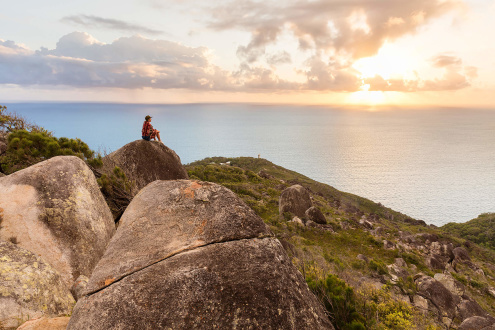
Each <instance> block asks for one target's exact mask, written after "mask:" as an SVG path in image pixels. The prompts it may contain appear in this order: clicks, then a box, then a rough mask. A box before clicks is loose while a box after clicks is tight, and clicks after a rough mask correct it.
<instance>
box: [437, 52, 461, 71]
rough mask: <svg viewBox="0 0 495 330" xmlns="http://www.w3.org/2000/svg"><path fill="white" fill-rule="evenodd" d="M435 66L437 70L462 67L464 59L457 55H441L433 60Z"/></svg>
mask: <svg viewBox="0 0 495 330" xmlns="http://www.w3.org/2000/svg"><path fill="white" fill-rule="evenodd" d="M431 61H432V62H433V66H434V67H436V68H444V67H447V66H452V65H456V66H458V65H461V64H462V59H460V58H459V57H457V56H455V55H448V54H440V55H437V56H435V57H433V58H432V59H431Z"/></svg>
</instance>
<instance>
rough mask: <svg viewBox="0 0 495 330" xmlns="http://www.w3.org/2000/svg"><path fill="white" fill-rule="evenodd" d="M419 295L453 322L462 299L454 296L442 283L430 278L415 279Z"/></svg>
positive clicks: (424, 276) (442, 315) (443, 316)
mask: <svg viewBox="0 0 495 330" xmlns="http://www.w3.org/2000/svg"><path fill="white" fill-rule="evenodd" d="M415 282H416V286H417V288H418V294H419V295H420V296H422V297H423V298H425V299H427V300H428V301H429V302H430V303H431V305H432V306H433V307H434V308H435V309H436V311H437V312H438V313H439V315H440V316H441V317H442V318H446V319H449V320H452V319H453V318H454V316H455V313H456V307H457V305H458V304H459V303H460V298H459V297H458V296H457V295H454V294H452V293H451V292H450V291H449V290H448V289H447V288H446V287H445V286H444V285H443V284H442V283H440V282H439V281H437V280H435V279H434V278H431V277H430V276H426V275H423V276H420V277H418V278H416V279H415Z"/></svg>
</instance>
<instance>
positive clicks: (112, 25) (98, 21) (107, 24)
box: [61, 15, 163, 35]
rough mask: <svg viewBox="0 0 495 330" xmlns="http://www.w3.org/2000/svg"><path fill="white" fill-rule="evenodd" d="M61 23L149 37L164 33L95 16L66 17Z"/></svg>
mask: <svg viewBox="0 0 495 330" xmlns="http://www.w3.org/2000/svg"><path fill="white" fill-rule="evenodd" d="M61 21H62V22H64V23H69V24H74V25H79V26H83V27H85V28H97V29H108V30H116V31H122V32H131V33H143V34H148V35H160V34H162V33H163V32H162V31H158V30H153V29H150V28H147V27H145V26H141V25H137V24H131V23H128V22H125V21H121V20H116V19H112V18H104V17H98V16H94V15H74V16H66V17H64V18H62V19H61Z"/></svg>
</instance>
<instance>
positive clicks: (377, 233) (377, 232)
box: [372, 227, 384, 236]
mask: <svg viewBox="0 0 495 330" xmlns="http://www.w3.org/2000/svg"><path fill="white" fill-rule="evenodd" d="M372 233H373V235H375V236H383V234H384V230H383V228H382V227H376V228H375V230H373V232H372Z"/></svg>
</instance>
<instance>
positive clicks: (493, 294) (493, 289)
mask: <svg viewBox="0 0 495 330" xmlns="http://www.w3.org/2000/svg"><path fill="white" fill-rule="evenodd" d="M488 293H489V294H490V295H491V296H492V297H493V298H495V288H491V287H490V288H488Z"/></svg>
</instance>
